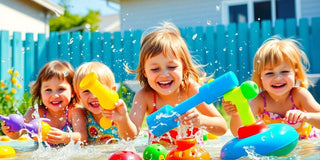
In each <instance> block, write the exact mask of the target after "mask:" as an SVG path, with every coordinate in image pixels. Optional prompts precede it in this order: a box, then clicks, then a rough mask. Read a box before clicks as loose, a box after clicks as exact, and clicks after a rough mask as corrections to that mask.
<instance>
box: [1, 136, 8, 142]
mask: <svg viewBox="0 0 320 160" xmlns="http://www.w3.org/2000/svg"><path fill="white" fill-rule="evenodd" d="M0 141H3V142H5V141H10V138H9V137H7V136H3V137H0Z"/></svg>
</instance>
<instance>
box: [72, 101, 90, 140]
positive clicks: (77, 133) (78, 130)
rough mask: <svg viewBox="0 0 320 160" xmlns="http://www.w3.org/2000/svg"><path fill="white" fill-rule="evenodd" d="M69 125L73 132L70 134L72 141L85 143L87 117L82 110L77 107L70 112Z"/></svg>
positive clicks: (86, 137) (86, 138)
mask: <svg viewBox="0 0 320 160" xmlns="http://www.w3.org/2000/svg"><path fill="white" fill-rule="evenodd" d="M71 123H72V128H73V132H72V133H71V137H72V139H73V140H74V141H75V143H76V142H77V141H81V142H83V143H87V140H88V134H87V125H86V124H87V117H86V111H85V109H84V108H82V107H80V106H79V105H77V106H76V107H74V108H73V109H72V110H71Z"/></svg>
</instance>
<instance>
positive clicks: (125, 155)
mask: <svg viewBox="0 0 320 160" xmlns="http://www.w3.org/2000/svg"><path fill="white" fill-rule="evenodd" d="M108 160H142V158H141V157H140V156H139V155H138V154H136V153H134V152H132V151H118V152H116V153H113V154H112V155H111V157H110V158H109V159H108Z"/></svg>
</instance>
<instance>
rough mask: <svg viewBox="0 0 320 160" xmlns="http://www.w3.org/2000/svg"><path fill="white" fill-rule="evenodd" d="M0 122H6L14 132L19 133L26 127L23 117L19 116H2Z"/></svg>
mask: <svg viewBox="0 0 320 160" xmlns="http://www.w3.org/2000/svg"><path fill="white" fill-rule="evenodd" d="M0 120H3V121H5V122H6V126H10V131H12V132H18V131H20V130H21V129H22V128H24V127H25V125H24V120H23V117H22V116H21V115H19V114H10V115H9V116H8V117H5V116H2V115H0Z"/></svg>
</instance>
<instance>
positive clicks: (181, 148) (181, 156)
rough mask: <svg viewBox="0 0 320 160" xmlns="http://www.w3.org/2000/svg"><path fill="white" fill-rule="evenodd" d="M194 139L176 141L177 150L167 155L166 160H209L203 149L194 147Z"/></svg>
mask: <svg viewBox="0 0 320 160" xmlns="http://www.w3.org/2000/svg"><path fill="white" fill-rule="evenodd" d="M196 143H197V140H196V139H195V138H183V139H179V140H176V144H177V148H176V149H174V150H172V151H171V152H169V153H168V154H167V157H166V160H196V159H208V160H209V159H210V154H209V152H208V151H207V150H205V149H204V148H201V147H199V146H197V145H196Z"/></svg>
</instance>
